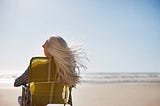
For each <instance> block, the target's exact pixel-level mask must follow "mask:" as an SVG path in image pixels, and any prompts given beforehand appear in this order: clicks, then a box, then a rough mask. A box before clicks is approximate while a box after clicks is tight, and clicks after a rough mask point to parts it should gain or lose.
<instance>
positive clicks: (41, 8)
mask: <svg viewBox="0 0 160 106" xmlns="http://www.w3.org/2000/svg"><path fill="white" fill-rule="evenodd" d="M51 34H56V35H59V36H62V37H63V38H64V39H65V40H66V41H67V42H68V44H69V45H71V44H75V43H77V44H82V45H83V48H84V49H85V52H86V54H87V57H88V58H89V62H88V63H86V65H87V66H88V70H87V72H109V73H112V72H160V1H159V0H0V60H1V61H0V72H12V73H14V72H24V71H25V69H26V68H27V67H28V65H29V61H30V59H31V58H32V57H35V56H44V55H43V48H42V46H41V45H42V44H43V43H44V42H45V40H46V39H48V38H49V37H50V35H51Z"/></svg>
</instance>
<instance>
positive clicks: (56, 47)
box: [48, 36, 86, 86]
mask: <svg viewBox="0 0 160 106" xmlns="http://www.w3.org/2000/svg"><path fill="white" fill-rule="evenodd" d="M48 52H49V54H50V55H51V56H52V57H53V58H54V61H55V63H56V70H57V75H56V76H57V81H60V82H62V83H64V84H68V85H69V86H76V84H77V83H79V82H80V77H79V73H80V69H81V68H83V69H84V70H85V69H86V66H85V65H84V64H83V63H82V61H81V59H82V58H83V57H80V56H79V53H82V49H80V48H78V49H75V50H74V49H71V48H69V47H68V45H67V43H66V41H65V40H64V39H63V38H61V37H59V36H52V37H50V38H49V40H48ZM76 69H77V70H76Z"/></svg>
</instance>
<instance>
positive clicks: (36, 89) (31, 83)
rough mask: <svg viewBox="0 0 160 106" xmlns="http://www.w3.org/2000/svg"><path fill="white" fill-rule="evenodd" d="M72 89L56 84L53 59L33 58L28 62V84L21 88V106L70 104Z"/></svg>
mask: <svg viewBox="0 0 160 106" xmlns="http://www.w3.org/2000/svg"><path fill="white" fill-rule="evenodd" d="M71 92H72V87H69V86H68V85H64V84H61V83H58V82H56V65H55V62H54V60H53V59H51V58H47V57H33V58H32V59H31V61H30V67H29V75H28V84H26V85H24V86H23V87H22V106H46V105H47V104H64V106H65V104H70V106H72V95H71Z"/></svg>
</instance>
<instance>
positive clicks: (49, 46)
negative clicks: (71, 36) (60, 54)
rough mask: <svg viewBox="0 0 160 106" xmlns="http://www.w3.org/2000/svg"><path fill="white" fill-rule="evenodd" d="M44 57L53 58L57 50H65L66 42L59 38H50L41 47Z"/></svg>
mask: <svg viewBox="0 0 160 106" xmlns="http://www.w3.org/2000/svg"><path fill="white" fill-rule="evenodd" d="M42 47H43V48H44V54H45V56H46V57H50V56H53V57H54V52H56V51H57V50H60V49H61V50H62V49H67V48H68V45H67V43H66V41H65V40H64V39H63V38H62V37H60V36H52V37H50V38H49V39H48V40H46V42H45V43H44V44H43V45H42Z"/></svg>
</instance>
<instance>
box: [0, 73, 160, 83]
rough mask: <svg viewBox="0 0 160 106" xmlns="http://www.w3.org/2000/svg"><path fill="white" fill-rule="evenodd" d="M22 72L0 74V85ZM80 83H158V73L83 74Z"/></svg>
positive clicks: (159, 77)
mask: <svg viewBox="0 0 160 106" xmlns="http://www.w3.org/2000/svg"><path fill="white" fill-rule="evenodd" d="M22 73H23V72H14V73H10V72H3V73H2V72H1V73H0V83H13V82H14V81H15V79H16V78H17V77H18V76H20V75H21V74H22ZM80 76H81V82H82V83H96V84H101V83H160V73H104V72H103V73H102V72H101V73H96V72H94V73H83V74H81V75H80Z"/></svg>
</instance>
